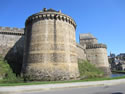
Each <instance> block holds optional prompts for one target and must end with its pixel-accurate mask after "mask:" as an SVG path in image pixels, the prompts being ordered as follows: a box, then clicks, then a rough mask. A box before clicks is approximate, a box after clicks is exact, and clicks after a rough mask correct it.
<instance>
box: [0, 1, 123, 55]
mask: <svg viewBox="0 0 125 94" xmlns="http://www.w3.org/2000/svg"><path fill="white" fill-rule="evenodd" d="M43 8H47V9H49V8H53V9H55V10H61V12H62V13H64V14H67V15H69V16H71V17H72V18H73V19H74V20H75V22H76V24H77V28H76V41H77V42H78V43H79V34H81V33H91V34H93V35H94V36H95V37H96V38H97V39H98V42H99V43H104V44H107V47H108V49H107V51H108V54H110V52H112V53H115V54H119V53H125V0H0V26H3V27H17V28H24V27H25V20H26V19H27V18H28V16H30V15H32V14H34V13H37V12H40V11H41V10H43Z"/></svg>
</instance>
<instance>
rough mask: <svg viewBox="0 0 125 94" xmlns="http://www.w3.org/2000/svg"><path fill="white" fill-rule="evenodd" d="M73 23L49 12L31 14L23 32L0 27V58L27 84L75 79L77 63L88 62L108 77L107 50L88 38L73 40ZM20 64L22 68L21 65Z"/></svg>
mask: <svg viewBox="0 0 125 94" xmlns="http://www.w3.org/2000/svg"><path fill="white" fill-rule="evenodd" d="M75 29H76V23H75V21H74V20H73V19H72V18H71V17H69V16H67V15H65V14H63V13H61V11H55V10H53V9H48V10H47V9H43V11H41V12H39V13H36V14H33V15H31V16H30V17H28V19H27V20H26V23H25V33H24V29H23V28H22V29H19V28H9V27H0V55H2V56H3V57H4V58H5V59H6V60H7V61H8V63H9V64H10V66H11V67H12V69H13V71H14V72H15V73H16V74H20V73H21V69H22V74H23V75H24V77H25V78H27V79H30V80H69V79H77V78H78V77H79V71H78V64H77V60H78V59H80V60H88V61H90V62H91V63H92V64H95V65H96V66H97V67H98V68H100V69H102V70H103V71H105V74H106V75H107V74H109V73H110V69H109V63H108V56H107V49H106V48H107V47H106V45H104V44H98V42H97V39H96V38H95V37H94V36H93V35H91V34H89V33H88V34H80V44H77V43H76V40H75ZM22 62H23V65H22Z"/></svg>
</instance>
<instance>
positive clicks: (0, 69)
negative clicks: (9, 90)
mask: <svg viewBox="0 0 125 94" xmlns="http://www.w3.org/2000/svg"><path fill="white" fill-rule="evenodd" d="M0 78H2V79H3V80H2V82H20V81H23V78H21V77H16V74H15V73H13V71H12V69H11V67H10V66H9V64H8V63H7V61H5V60H4V59H3V58H2V57H1V56H0Z"/></svg>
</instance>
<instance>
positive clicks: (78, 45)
mask: <svg viewBox="0 0 125 94" xmlns="http://www.w3.org/2000/svg"><path fill="white" fill-rule="evenodd" d="M76 46H77V47H79V48H81V49H83V50H84V49H85V48H84V47H83V46H82V45H80V44H78V43H76Z"/></svg>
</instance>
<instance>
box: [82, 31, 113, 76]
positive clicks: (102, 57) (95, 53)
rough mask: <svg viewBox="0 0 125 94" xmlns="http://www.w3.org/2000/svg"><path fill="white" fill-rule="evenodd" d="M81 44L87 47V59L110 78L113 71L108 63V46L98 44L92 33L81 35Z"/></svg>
mask: <svg viewBox="0 0 125 94" xmlns="http://www.w3.org/2000/svg"><path fill="white" fill-rule="evenodd" d="M80 44H81V45H82V46H83V47H84V46H85V47H86V48H85V53H86V59H87V60H88V61H89V62H91V63H92V64H94V65H95V66H96V67H97V68H99V69H101V70H102V71H103V72H104V74H105V75H106V76H108V75H109V74H110V73H111V71H110V67H109V62H108V55H107V46H106V45H105V44H100V43H98V42H97V39H96V38H95V37H94V36H93V35H91V34H90V33H88V34H80Z"/></svg>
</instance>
